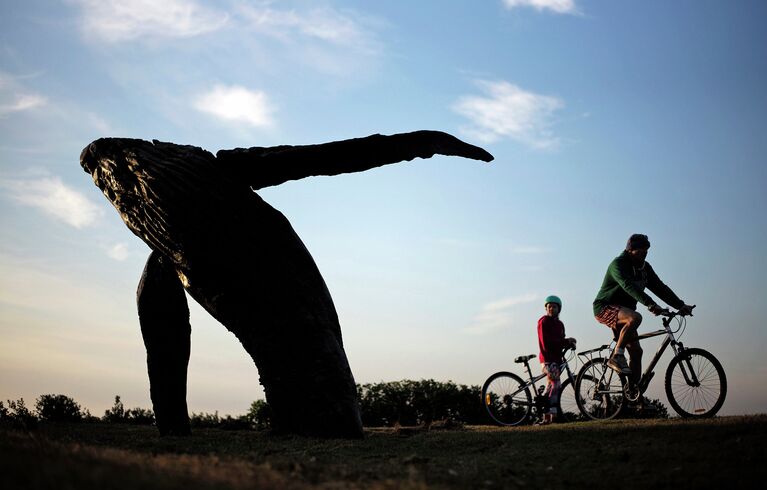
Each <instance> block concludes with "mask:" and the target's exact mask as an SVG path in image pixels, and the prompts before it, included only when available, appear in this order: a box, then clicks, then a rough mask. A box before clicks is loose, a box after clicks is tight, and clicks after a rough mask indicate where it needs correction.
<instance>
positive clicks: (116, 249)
mask: <svg viewBox="0 0 767 490" xmlns="http://www.w3.org/2000/svg"><path fill="white" fill-rule="evenodd" d="M107 255H108V256H109V257H110V258H112V259H114V260H116V261H118V262H123V261H125V260H126V259H127V258H128V255H129V254H128V245H126V244H124V243H115V244H114V245H112V246H111V247H109V248H108V249H107Z"/></svg>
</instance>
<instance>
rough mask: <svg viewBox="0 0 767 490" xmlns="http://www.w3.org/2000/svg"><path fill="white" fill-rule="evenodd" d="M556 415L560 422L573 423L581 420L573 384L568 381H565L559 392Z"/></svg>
mask: <svg viewBox="0 0 767 490" xmlns="http://www.w3.org/2000/svg"><path fill="white" fill-rule="evenodd" d="M557 413H558V414H559V416H558V419H559V421H560V422H575V421H577V420H580V419H581V418H582V417H581V411H580V407H579V406H578V401H577V400H576V399H575V383H574V382H571V380H570V379H566V380H565V381H564V382H563V383H562V388H561V389H560V390H559V402H558V404H557Z"/></svg>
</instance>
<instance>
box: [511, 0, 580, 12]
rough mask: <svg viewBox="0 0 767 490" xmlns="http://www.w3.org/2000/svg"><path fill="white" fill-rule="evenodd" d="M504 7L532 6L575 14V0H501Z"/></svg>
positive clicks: (539, 9) (576, 10)
mask: <svg viewBox="0 0 767 490" xmlns="http://www.w3.org/2000/svg"><path fill="white" fill-rule="evenodd" d="M503 4H504V5H505V6H506V8H509V9H513V8H515V7H532V8H534V9H536V10H538V11H541V10H551V11H552V12H555V13H557V14H576V13H578V8H577V7H576V5H575V0H503Z"/></svg>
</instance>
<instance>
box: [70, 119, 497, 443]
mask: <svg viewBox="0 0 767 490" xmlns="http://www.w3.org/2000/svg"><path fill="white" fill-rule="evenodd" d="M435 154H443V155H454V156H461V157H467V158H472V159H477V160H483V161H490V160H492V159H493V157H492V156H491V155H490V154H489V153H487V152H486V151H485V150H483V149H481V148H478V147H476V146H473V145H469V144H467V143H464V142H462V141H460V140H458V139H457V138H455V137H453V136H450V135H449V134H446V133H442V132H437V131H416V132H412V133H403V134H395V135H391V136H381V135H373V136H369V137H366V138H357V139H351V140H345V141H336V142H331V143H325V144H320V145H307V146H278V147H269V148H262V147H254V148H247V149H245V148H238V149H234V150H222V151H219V152H218V153H217V155H216V156H213V155H212V154H211V153H209V152H207V151H205V150H203V149H201V148H198V147H194V146H183V145H176V144H172V143H163V142H159V141H156V140H155V141H153V142H149V141H144V140H137V139H127V138H102V139H98V140H96V141H94V142H92V143H91V144H89V145H88V146H87V147H86V148H85V149H84V150H83V151H82V154H81V156H80V163H81V165H82V167H83V169H84V170H85V171H86V172H87V173H89V174H91V175H92V177H93V180H94V182H95V184H96V185H97V186H98V187H99V188H100V189H101V190H102V191H103V193H104V195H105V196H106V197H107V199H108V200H109V201H110V202H111V203H112V204H113V205H114V207H115V208H116V209H117V211H118V212H119V213H120V215H121V217H122V219H123V221H124V222H125V224H126V225H127V226H128V228H130V230H131V231H132V232H133V233H135V234H136V235H137V236H138V237H139V238H141V239H142V240H144V241H145V242H146V243H147V245H149V247H150V248H151V249H152V252H151V254H150V256H149V259H148V261H147V264H146V267H145V269H144V272H143V274H142V276H141V280H140V283H139V288H138V294H137V303H138V312H139V321H140V324H141V331H142V336H143V338H144V343H145V346H146V350H147V366H148V372H149V379H150V394H151V398H152V404H153V408H154V411H155V417H156V422H157V427H158V429H159V431H160V433H161V434H179V435H181V434H188V433H189V432H190V428H189V417H188V413H187V406H186V376H187V374H186V373H187V365H188V362H189V351H190V334H191V328H190V325H189V310H188V305H187V302H186V296H185V294H184V290H186V291H187V292H188V293H189V295H190V296H191V297H192V298H194V299H195V300H196V301H197V302H198V303H200V305H202V306H203V307H204V308H205V309H206V310H207V311H208V312H209V313H210V314H211V315H212V316H213V317H215V318H216V319H217V320H218V321H219V322H221V323H222V324H223V325H224V326H225V327H226V328H227V329H229V330H230V331H231V332H232V333H234V335H236V336H237V338H238V339H239V340H240V342H241V343H242V345H243V346H244V348H245V349H246V351H247V352H248V353H249V354H250V356H251V357H252V358H253V360H254V362H255V364H256V366H257V368H258V371H259V377H260V382H261V384H262V385H263V387H264V392H265V395H266V399H267V401H268V403H269V405H270V406H271V407H272V413H273V416H272V426H273V428H274V430H275V431H278V432H286V433H295V434H304V435H313V436H322V437H360V436H361V435H362V426H361V421H360V414H359V407H358V403H357V393H356V386H355V382H354V377H353V376H352V372H351V369H350V368H349V364H348V361H347V358H346V353H345V352H344V348H343V341H342V337H341V328H340V325H339V322H338V315H337V314H336V310H335V307H334V305H333V301H332V299H331V296H330V293H329V291H328V289H327V287H326V285H325V282H324V280H323V279H322V275H321V274H320V272H319V270H318V268H317V266H316V265H315V263H314V260H313V259H312V257H311V255H310V254H309V252H308V250H307V249H306V247H305V246H304V244H303V243H302V242H301V239H300V238H299V237H298V235H297V234H296V233H295V231H294V230H293V228H292V227H291V225H290V223H289V222H288V220H287V219H286V218H285V216H283V215H282V213H280V212H279V211H277V210H276V209H274V208H273V207H271V206H270V205H269V204H267V203H266V202H265V201H264V200H263V199H261V197H259V196H258V194H256V192H254V190H255V189H260V188H263V187H266V186H271V185H278V184H280V183H283V182H285V181H288V180H294V179H300V178H304V177H308V176H313V175H337V174H341V173H346V172H358V171H363V170H367V169H370V168H374V167H378V166H381V165H385V164H389V163H396V162H399V161H403V160H412V159H413V158H416V157H421V158H429V157H431V156H433V155H435Z"/></svg>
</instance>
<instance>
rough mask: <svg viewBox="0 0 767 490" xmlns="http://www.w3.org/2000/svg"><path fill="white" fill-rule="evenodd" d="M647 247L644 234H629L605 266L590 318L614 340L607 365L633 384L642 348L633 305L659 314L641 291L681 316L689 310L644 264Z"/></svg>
mask: <svg viewBox="0 0 767 490" xmlns="http://www.w3.org/2000/svg"><path fill="white" fill-rule="evenodd" d="M649 248H650V240H649V239H648V238H647V235H640V234H634V235H631V236H630V237H629V239H628V242H627V243H626V249H625V250H624V251H623V252H622V253H621V254H620V255H619V256H617V257H616V258H615V259H613V261H612V262H610V265H609V266H608V267H607V273H606V274H605V278H604V281H603V282H602V287H601V288H600V290H599V293H597V297H596V299H595V300H594V316H595V317H596V319H597V321H598V322H599V323H602V324H604V325H607V326H608V327H610V328H611V329H612V331H613V335H614V338H615V339H616V341H617V343H616V346H615V351H614V352H613V354H612V356H610V359H609V360H608V361H607V365H608V366H609V367H610V368H612V369H613V370H615V371H617V372H619V373H622V374H626V375H630V376H631V378H630V379H631V381H632V382H633V383H634V384H636V383H638V382H639V379H640V377H641V375H642V348H641V347H640V345H639V339H638V338H637V327H639V324H641V323H642V316H641V315H640V314H639V313H637V312H636V311H635V310H636V305H637V302H639V303H642V304H643V305H645V306H646V307H647V309H648V310H650V313H652V314H654V315H658V314H660V313H661V312H662V311H663V308H661V307H660V306H658V304H657V303H656V302H655V301H654V300H653V299H652V298H651V297H650V296H648V295H647V294H646V293H645V292H644V290H645V288H647V289H649V290H650V291H651V292H652V293H654V294H655V295H656V296H658V297H659V298H660V299H661V300H663V301H664V302H665V303H667V304H668V305H670V306H672V307H674V308H676V309H677V310H679V312H680V313H682V315H689V314H690V313H691V312H692V308H693V307H692V306H690V305H687V304H685V302H684V301H682V300H681V299H679V297H678V296H677V295H676V294H674V292H673V291H672V290H671V288H669V287H668V286H666V285H665V284H664V283H663V282H662V281H661V280H660V279H659V278H658V275H657V274H656V273H655V271H654V270H653V268H652V266H650V264H649V263H648V262H646V261H645V258H646V257H647V251H648V249H649ZM624 348H625V349H626V350H628V352H629V358H630V364H629V363H626V357H625V356H624Z"/></svg>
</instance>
